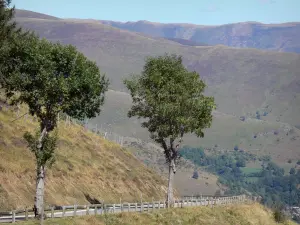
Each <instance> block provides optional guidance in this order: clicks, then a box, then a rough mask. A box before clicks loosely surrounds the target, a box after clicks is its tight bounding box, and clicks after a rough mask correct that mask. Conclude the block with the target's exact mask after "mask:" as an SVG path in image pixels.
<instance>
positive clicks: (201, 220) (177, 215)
mask: <svg viewBox="0 0 300 225" xmlns="http://www.w3.org/2000/svg"><path fill="white" fill-rule="evenodd" d="M20 224H22V225H34V224H39V222H37V221H30V222H23V223H20ZM54 224H55V225H64V224H74V225H79V224H80V225H92V224H93V225H104V224H110V225H127V224H130V225H138V224H149V225H151V224H153V225H154V224H172V225H179V224H180V225H194V224H197V225H233V224H234V225H235V224H236V225H237V224H238V225H250V224H251V225H275V224H278V225H279V224H285V225H288V224H289V225H294V224H295V225H296V223H294V222H290V221H286V222H285V223H276V222H275V221H274V219H273V215H272V213H271V212H270V211H269V210H268V209H266V208H264V207H263V206H261V205H258V204H253V205H233V206H226V207H221V206H218V207H215V208H210V207H195V208H184V209H179V208H177V209H171V210H160V211H156V212H154V213H120V214H116V215H107V216H97V217H95V216H84V217H77V218H75V219H74V218H67V219H54V220H46V221H45V225H54Z"/></svg>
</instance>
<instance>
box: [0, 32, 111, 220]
mask: <svg viewBox="0 0 300 225" xmlns="http://www.w3.org/2000/svg"><path fill="white" fill-rule="evenodd" d="M7 55H8V57H7V59H6V61H5V66H4V68H3V71H4V72H5V73H4V74H5V77H4V78H3V79H2V80H1V85H2V86H3V87H4V89H5V94H6V97H7V98H8V100H9V101H11V103H12V104H22V103H25V104H27V105H28V107H29V113H30V114H31V115H32V116H34V115H35V116H36V117H37V118H38V120H39V124H40V131H39V137H37V136H34V135H30V134H28V133H26V134H25V139H26V140H27V141H28V145H29V147H30V149H31V150H33V151H34V152H35V156H36V165H37V179H36V181H37V186H36V198H35V204H36V207H37V209H38V214H39V216H41V215H42V212H43V210H42V209H43V202H44V178H45V165H46V163H47V162H48V161H49V160H51V159H52V155H53V152H54V148H55V144H53V143H52V142H53V141H54V140H56V139H55V138H52V139H51V137H50V136H49V133H50V132H52V131H53V130H54V129H55V128H56V127H57V115H58V113H60V112H63V113H65V114H67V115H69V116H71V117H73V118H76V119H80V120H82V119H84V118H85V117H88V118H91V117H94V116H96V115H97V114H99V113H100V106H101V105H102V104H103V103H104V93H105V91H106V90H107V88H108V80H107V79H106V77H105V75H102V74H100V71H99V68H98V67H97V65H96V63H94V62H91V61H89V60H88V59H87V58H86V57H85V56H84V55H83V54H82V53H79V52H78V51H77V50H76V48H75V47H73V46H71V45H66V46H64V45H61V44H59V43H56V44H52V43H50V42H48V41H47V40H44V39H43V40H39V39H38V38H37V37H36V36H34V35H30V36H28V37H26V38H23V39H19V40H18V41H17V42H16V43H15V44H14V45H13V46H12V47H11V48H10V49H9V51H8V52H7ZM50 142H51V143H52V144H50ZM45 143H48V144H45Z"/></svg>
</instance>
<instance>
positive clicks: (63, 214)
mask: <svg viewBox="0 0 300 225" xmlns="http://www.w3.org/2000/svg"><path fill="white" fill-rule="evenodd" d="M62 217H65V206H63V212H62Z"/></svg>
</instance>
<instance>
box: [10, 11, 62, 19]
mask: <svg viewBox="0 0 300 225" xmlns="http://www.w3.org/2000/svg"><path fill="white" fill-rule="evenodd" d="M15 16H16V17H18V18H36V19H49V20H58V19H59V18H57V17H54V16H49V15H46V14H42V13H38V12H33V11H29V10H23V9H17V10H16V14H15Z"/></svg>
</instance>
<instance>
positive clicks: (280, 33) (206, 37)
mask: <svg viewBox="0 0 300 225" xmlns="http://www.w3.org/2000/svg"><path fill="white" fill-rule="evenodd" d="M101 22H102V23H103V24H107V25H111V26H113V27H117V28H120V29H124V30H128V31H134V32H141V33H144V34H147V35H149V36H153V37H164V38H179V39H186V40H190V41H194V42H200V43H206V44H208V45H218V44H222V45H226V46H232V47H239V48H258V49H267V50H274V51H279V52H296V53H300V22H295V23H283V24H262V23H257V22H244V23H235V24H225V25H220V26H203V25H195V24H180V23H178V24H163V23H152V22H149V21H144V20H142V21H137V22H126V23H123V22H116V21H104V20H103V21H101Z"/></svg>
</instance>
